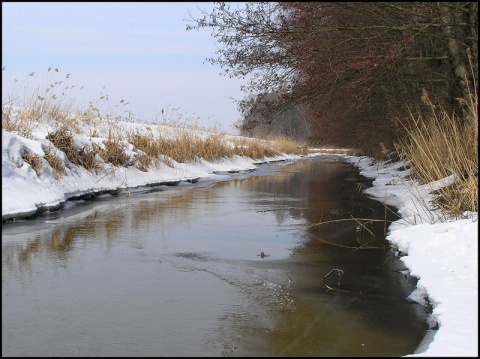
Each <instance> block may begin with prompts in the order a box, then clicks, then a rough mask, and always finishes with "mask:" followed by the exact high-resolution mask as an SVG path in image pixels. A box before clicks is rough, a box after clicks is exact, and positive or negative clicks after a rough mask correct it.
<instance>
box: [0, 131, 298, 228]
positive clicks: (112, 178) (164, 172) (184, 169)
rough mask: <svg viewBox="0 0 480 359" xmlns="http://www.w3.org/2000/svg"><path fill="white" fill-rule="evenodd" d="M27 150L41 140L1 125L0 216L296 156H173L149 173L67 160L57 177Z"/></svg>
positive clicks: (31, 212) (39, 150)
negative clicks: (188, 159)
mask: <svg viewBox="0 0 480 359" xmlns="http://www.w3.org/2000/svg"><path fill="white" fill-rule="evenodd" d="M25 149H27V150H28V152H29V153H34V154H38V155H39V156H42V155H43V156H44V155H45V154H44V150H43V149H44V146H42V141H41V140H38V141H35V140H31V139H27V138H24V137H21V136H18V135H15V134H12V133H9V132H7V131H4V130H2V221H5V220H11V219H20V218H25V217H28V216H31V215H34V214H36V213H39V212H41V211H44V210H50V209H56V208H58V207H59V206H60V205H61V204H62V203H64V202H65V201H67V200H68V199H71V198H78V197H80V196H85V195H89V194H97V195H98V194H102V193H119V192H122V191H123V192H128V191H129V190H130V189H132V188H137V187H141V186H153V185H161V184H172V183H177V182H182V181H197V180H198V179H200V178H206V177H209V178H211V177H215V176H216V174H218V173H225V172H242V171H251V170H254V169H255V168H257V166H256V165H257V164H259V163H267V162H272V161H283V160H288V159H295V158H300V156H290V155H281V156H275V157H264V158H262V159H260V160H253V159H251V158H248V157H241V156H233V157H231V158H227V157H225V158H223V159H221V160H219V161H216V162H214V163H212V162H208V161H205V160H203V159H197V160H196V161H195V162H194V163H190V164H185V163H178V162H176V161H174V160H171V163H172V164H173V166H167V165H165V164H164V163H161V164H160V166H159V167H158V168H156V167H152V168H150V169H149V170H148V171H147V172H145V171H141V170H140V169H138V168H137V167H135V166H129V167H113V166H106V167H105V168H104V170H103V171H101V172H99V173H98V174H97V173H96V172H95V171H88V170H86V169H85V168H83V167H81V166H75V165H73V164H71V163H69V164H68V165H66V166H65V168H66V172H67V173H66V175H64V176H62V177H61V178H57V177H56V176H55V174H54V173H53V171H51V170H49V169H48V167H47V166H45V171H44V172H43V173H42V175H40V176H39V175H38V174H37V173H36V172H35V170H34V169H33V168H32V167H31V166H30V165H29V164H28V163H27V162H26V161H25V160H24V159H23V158H22V155H23V154H24V151H25Z"/></svg>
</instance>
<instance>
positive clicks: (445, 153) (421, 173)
mask: <svg viewBox="0 0 480 359" xmlns="http://www.w3.org/2000/svg"><path fill="white" fill-rule="evenodd" d="M422 99H423V100H424V102H425V104H427V105H428V106H429V109H430V117H429V118H426V119H425V118H421V117H418V118H415V117H414V116H413V115H412V116H411V119H410V120H411V121H410V124H409V126H405V129H406V131H407V136H405V137H404V138H403V139H401V141H399V143H398V144H397V152H398V153H399V154H400V157H401V158H402V159H403V160H405V161H408V163H409V165H410V167H411V168H412V169H413V172H414V174H415V175H416V176H417V177H418V178H419V179H420V181H421V182H423V183H431V182H434V181H438V180H442V179H444V178H446V177H448V176H451V175H454V176H455V181H454V183H453V184H451V185H449V186H446V187H443V188H440V189H438V190H437V191H435V193H437V194H438V197H437V198H436V200H435V204H436V205H437V206H439V208H440V209H441V210H442V211H443V212H444V213H448V214H451V215H453V216H455V217H462V213H463V212H464V211H471V212H477V211H478V112H477V109H478V96H477V94H475V95H473V94H472V95H471V96H470V98H469V99H466V100H462V101H463V102H464V104H465V105H466V110H465V112H464V114H463V116H461V117H460V116H458V115H457V114H455V113H448V112H446V111H445V110H444V109H443V108H441V107H436V106H435V105H434V104H433V103H432V102H431V101H430V99H429V98H428V94H427V93H426V92H425V93H424V95H423V98H422Z"/></svg>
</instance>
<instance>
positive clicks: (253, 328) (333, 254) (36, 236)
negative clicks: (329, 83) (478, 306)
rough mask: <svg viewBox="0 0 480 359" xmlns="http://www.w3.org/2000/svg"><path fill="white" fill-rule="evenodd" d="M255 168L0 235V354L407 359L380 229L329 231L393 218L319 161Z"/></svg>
mask: <svg viewBox="0 0 480 359" xmlns="http://www.w3.org/2000/svg"><path fill="white" fill-rule="evenodd" d="M270 168H276V169H277V171H273V170H270V173H269V172H268V171H267V173H266V174H268V175H260V174H263V172H262V171H259V173H255V172H254V173H252V174H249V175H245V174H244V175H236V177H235V176H234V179H232V180H230V181H225V182H221V183H217V184H214V185H210V184H209V185H207V184H202V181H200V182H199V183H198V184H196V185H189V186H184V187H182V185H180V186H179V187H177V190H174V191H173V190H166V191H162V190H160V191H156V192H151V193H145V194H137V195H134V196H132V197H118V198H110V199H103V200H97V201H95V202H88V203H87V202H86V203H84V202H79V203H78V205H77V206H75V207H74V208H72V209H69V210H66V211H61V212H58V213H56V214H53V215H51V216H50V217H48V218H43V219H41V218H40V219H37V220H34V221H26V222H24V223H17V224H4V225H3V226H2V354H3V355H6V356H12V355H13V356H30V355H32V356H59V355H62V356H63V355H66V356H76V355H78V356H94V355H95V356H96V355H99V356H112V355H126V356H144V355H162V356H267V355H274V356H317V355H318V356H384V355H391V356H399V355H404V354H408V353H412V352H413V351H414V350H415V348H416V346H417V345H418V344H419V342H420V340H421V339H422V337H423V335H424V334H425V331H426V326H425V316H426V313H425V310H424V309H423V308H421V307H420V306H418V305H413V304H410V303H408V302H407V301H406V300H405V299H404V298H405V297H406V296H407V295H408V294H409V293H410V291H411V290H412V289H413V288H412V287H409V286H408V283H406V282H405V281H404V279H403V277H402V276H401V275H400V274H399V270H400V269H402V268H401V263H400V262H399V261H398V260H397V259H395V258H394V257H393V255H392V252H391V251H389V250H387V249H388V244H387V243H386V241H385V240H384V231H385V223H384V222H371V223H367V222H365V221H363V222H361V223H363V226H362V225H359V222H356V221H354V220H351V221H344V220H343V219H347V218H350V219H351V216H353V217H355V218H368V219H383V218H385V215H386V214H387V219H389V220H392V219H395V218H392V216H393V215H392V214H391V213H390V211H385V208H384V206H383V205H381V204H380V203H378V202H375V201H372V200H370V199H368V198H366V197H364V196H362V195H360V194H359V193H358V191H357V185H358V183H367V182H366V179H365V178H363V177H360V176H359V175H358V174H357V172H356V171H355V170H354V169H353V168H352V167H351V166H350V165H348V164H345V163H341V162H339V161H338V160H337V159H336V158H335V157H325V158H321V159H309V160H302V161H297V162H294V163H291V164H289V165H287V166H279V167H273V166H271V165H270ZM393 217H394V216H393ZM339 220H340V221H339ZM327 222H328V223H327ZM320 223H322V224H320ZM332 243H333V244H332ZM261 252H264V253H265V254H266V256H264V257H261V256H260V253H261ZM334 268H339V269H341V270H343V272H344V276H343V277H342V278H341V282H340V289H341V290H342V291H336V290H335V291H326V290H325V287H324V285H323V282H322V277H323V276H325V275H326V274H327V273H328V272H329V271H330V270H332V269H334ZM327 279H328V280H329V281H332V283H336V279H335V278H333V277H332V278H330V277H329V278H327ZM332 285H333V284H332ZM335 288H336V285H335Z"/></svg>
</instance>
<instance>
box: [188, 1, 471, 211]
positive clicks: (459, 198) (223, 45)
mask: <svg viewBox="0 0 480 359" xmlns="http://www.w3.org/2000/svg"><path fill="white" fill-rule="evenodd" d="M202 29H209V30H210V31H211V34H212V36H213V37H214V38H215V39H216V40H217V42H218V43H219V47H218V50H217V52H216V56H214V57H211V58H209V59H207V60H208V61H209V62H210V63H212V64H216V65H220V66H221V67H222V69H223V70H224V74H225V75H226V76H230V77H239V78H245V79H247V80H248V83H247V84H246V85H245V86H244V87H243V90H244V91H245V92H246V93H247V94H248V95H247V96H246V97H245V98H244V99H243V100H242V101H240V102H239V108H241V109H242V111H243V119H242V120H241V121H240V122H239V123H238V124H237V126H238V128H239V129H240V130H241V133H242V134H245V135H255V134H260V135H266V134H273V133H275V134H288V135H290V136H294V137H296V138H299V139H302V140H306V141H307V142H308V143H309V144H312V145H315V146H338V147H346V148H352V149H355V150H356V151H357V154H364V155H368V156H372V157H374V158H377V159H384V160H390V161H393V160H398V159H401V160H403V161H405V165H406V166H407V167H410V168H412V169H413V174H412V176H413V177H415V178H416V179H417V180H419V181H420V183H429V182H432V181H436V180H441V179H444V178H453V184H451V185H449V186H446V187H445V188H444V189H442V190H439V191H438V195H439V196H438V201H437V204H438V206H439V207H440V208H441V209H442V210H444V211H446V213H451V214H455V215H459V214H461V213H462V212H464V211H473V212H476V211H478V114H477V104H478V3H477V2H411V3H407V2H288V3H287V2H274V3H272V2H251V3H246V4H244V5H243V4H242V5H239V4H235V3H217V6H216V7H215V8H214V9H213V10H212V12H211V13H207V12H202V13H201V14H200V15H199V16H196V15H194V14H191V24H190V25H187V30H190V31H193V30H202Z"/></svg>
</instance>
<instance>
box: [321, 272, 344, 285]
mask: <svg viewBox="0 0 480 359" xmlns="http://www.w3.org/2000/svg"><path fill="white" fill-rule="evenodd" d="M333 272H337V274H338V283H337V287H338V288H337V289H340V279H342V277H343V274H344V273H343V270H341V269H339V268H334V269H332V270H331V271H330V272H328V273H327V274H326V275H325V276H324V277H323V284H325V287H327V290H334V289H333V288H332V287H330V286H329V285H328V284H327V282H326V281H325V279H326V278H328V276H329V275H330V274H332V273H333Z"/></svg>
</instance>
